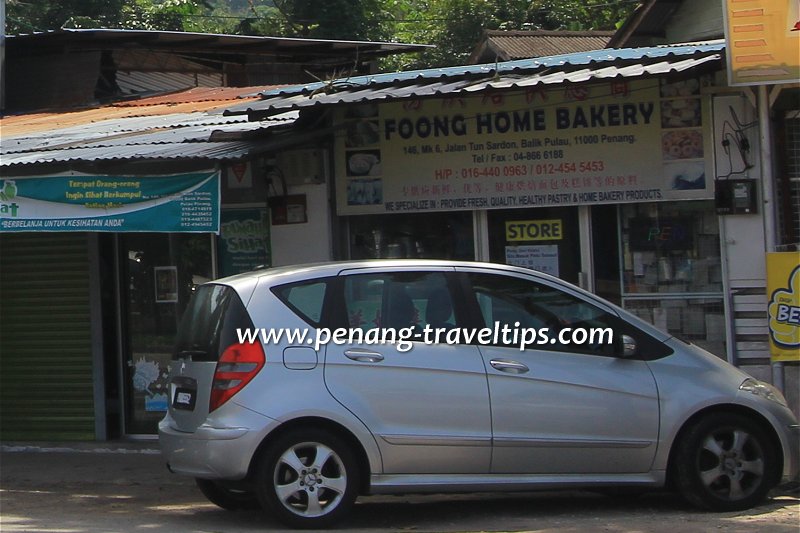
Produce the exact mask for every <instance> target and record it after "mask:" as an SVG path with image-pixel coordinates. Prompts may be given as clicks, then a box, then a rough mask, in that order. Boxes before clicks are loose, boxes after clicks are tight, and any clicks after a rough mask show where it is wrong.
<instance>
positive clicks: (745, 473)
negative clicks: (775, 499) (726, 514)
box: [675, 413, 778, 511]
mask: <svg viewBox="0 0 800 533" xmlns="http://www.w3.org/2000/svg"><path fill="white" fill-rule="evenodd" d="M676 451H677V453H676V456H675V460H676V464H675V474H676V479H675V481H676V482H677V487H678V489H679V490H680V492H681V493H682V494H683V496H684V497H685V498H686V499H687V500H688V501H689V502H690V503H692V504H694V505H696V506H698V507H701V508H705V509H710V510H713V511H740V510H743V509H748V508H750V507H753V506H754V505H756V504H758V503H759V502H760V501H761V500H762V499H764V497H765V496H766V494H767V492H768V491H769V490H770V489H771V488H772V487H773V486H774V485H775V483H776V482H777V480H778V476H777V461H776V458H775V457H776V453H775V452H776V451H775V447H774V445H773V444H772V441H771V439H769V437H768V436H767V434H766V433H765V432H764V430H763V429H762V428H761V427H760V426H759V425H758V424H756V423H754V422H753V421H752V420H750V419H749V418H747V417H745V416H742V415H739V414H733V413H715V414H712V415H709V416H707V417H705V418H703V419H702V420H700V422H699V423H697V424H696V425H695V426H693V427H692V428H690V430H689V431H688V433H687V434H686V435H685V438H683V440H682V441H681V442H680V443H679V444H678V448H677V450H676Z"/></svg>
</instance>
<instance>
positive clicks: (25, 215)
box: [0, 170, 220, 233]
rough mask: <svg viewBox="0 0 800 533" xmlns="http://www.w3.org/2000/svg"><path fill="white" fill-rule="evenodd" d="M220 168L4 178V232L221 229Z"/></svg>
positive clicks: (0, 210) (0, 222) (0, 219)
mask: <svg viewBox="0 0 800 533" xmlns="http://www.w3.org/2000/svg"><path fill="white" fill-rule="evenodd" d="M219 211H220V177H219V171H217V170H213V171H205V172H195V173H187V174H176V175H169V176H106V175H102V176H101V175H79V176H47V177H31V178H14V179H9V178H6V179H2V180H0V232H20V231H106V232H135V231H153V232H169V233H219Z"/></svg>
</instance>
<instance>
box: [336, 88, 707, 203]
mask: <svg viewBox="0 0 800 533" xmlns="http://www.w3.org/2000/svg"><path fill="white" fill-rule="evenodd" d="M700 86H701V81H700V80H698V79H690V80H686V81H681V82H678V83H673V84H666V83H663V82H659V80H636V81H631V82H626V81H623V82H620V81H614V82H608V83H604V84H594V85H586V86H579V87H578V86H569V87H567V88H563V87H559V88H556V89H550V90H545V89H543V88H539V87H536V88H531V89H530V90H527V91H524V92H521V91H516V92H513V93H502V94H500V93H498V94H495V95H482V96H469V97H461V96H460V95H456V97H451V98H440V99H424V100H415V101H406V102H391V103H386V104H380V105H376V104H371V105H362V106H351V107H350V108H348V109H347V110H345V111H343V112H342V113H341V114H340V116H339V120H341V121H343V122H344V134H343V135H340V136H337V140H336V142H337V150H336V154H337V157H336V165H337V198H338V206H337V207H338V212H339V214H342V215H350V214H367V213H394V212H420V211H434V210H459V209H465V210H471V209H495V208H509V207H536V206H563V205H591V204H609V203H625V202H643V201H659V200H675V199H699V198H712V197H713V191H712V186H711V183H710V180H707V179H706V176H707V175H709V173H708V172H707V169H706V161H705V155H706V154H707V153H711V150H710V145H709V144H708V143H709V142H710V139H709V137H710V136H709V135H706V134H705V131H706V125H708V124H709V120H708V110H707V108H708V106H707V105H706V100H705V99H704V98H702V97H701V96H700Z"/></svg>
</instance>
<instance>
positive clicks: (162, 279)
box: [153, 266, 178, 303]
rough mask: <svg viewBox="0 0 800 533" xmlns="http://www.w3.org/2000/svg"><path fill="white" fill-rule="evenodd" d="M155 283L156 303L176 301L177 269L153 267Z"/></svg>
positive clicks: (172, 267)
mask: <svg viewBox="0 0 800 533" xmlns="http://www.w3.org/2000/svg"><path fill="white" fill-rule="evenodd" d="M153 271H154V274H155V275H154V276H153V277H154V278H155V281H156V303H176V302H177V301H178V267H174V266H160V267H153Z"/></svg>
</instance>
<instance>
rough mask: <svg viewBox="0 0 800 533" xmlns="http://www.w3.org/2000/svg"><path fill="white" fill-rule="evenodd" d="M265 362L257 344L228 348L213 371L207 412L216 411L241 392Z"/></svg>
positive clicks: (237, 345)
mask: <svg viewBox="0 0 800 533" xmlns="http://www.w3.org/2000/svg"><path fill="white" fill-rule="evenodd" d="M265 362H266V356H265V355H264V348H263V347H262V346H261V343H259V342H254V343H246V344H231V345H230V346H228V347H227V348H226V349H225V351H224V352H222V356H221V357H220V358H219V361H218V362H217V368H216V370H214V381H213V382H212V383H211V400H210V401H209V405H208V412H209V413H210V412H211V411H213V410H215V409H217V408H218V407H220V406H221V405H222V404H224V403H225V402H227V401H228V400H230V399H231V398H232V397H233V396H234V395H235V394H236V393H237V392H239V391H240V390H242V389H243V388H244V386H245V385H247V384H248V383H249V382H250V380H252V379H253V378H254V377H255V376H256V374H258V372H259V371H260V370H261V369H262V368H263V367H264V363H265Z"/></svg>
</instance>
